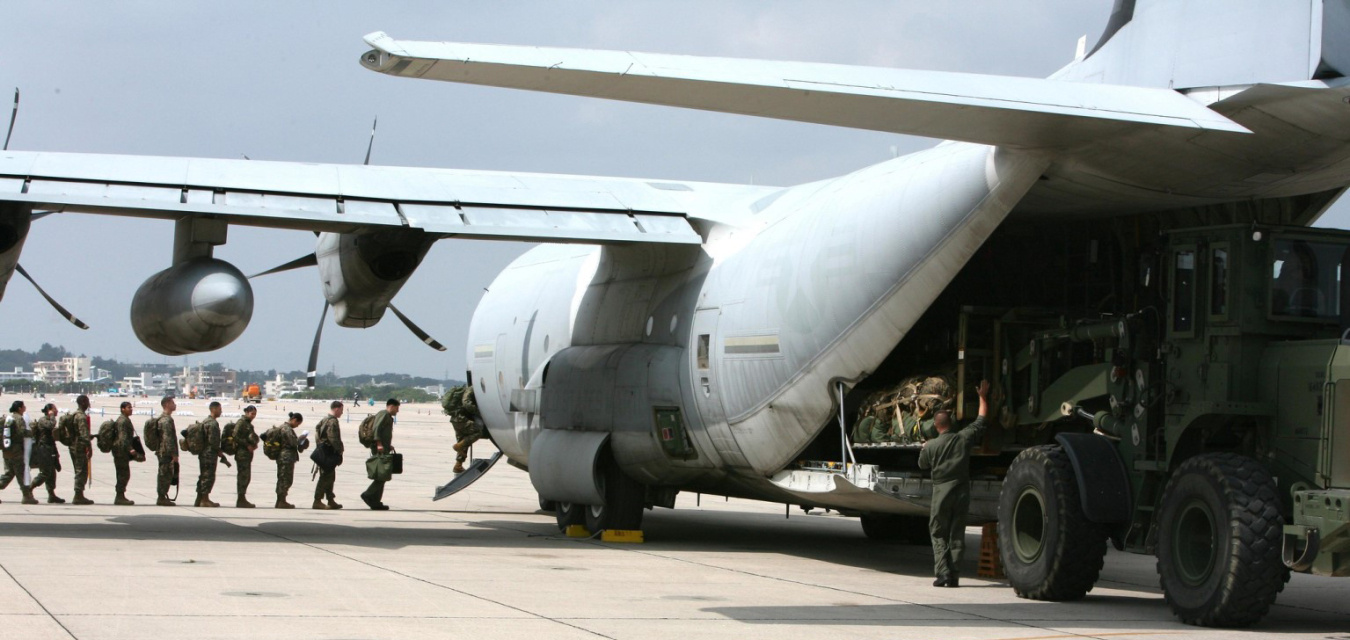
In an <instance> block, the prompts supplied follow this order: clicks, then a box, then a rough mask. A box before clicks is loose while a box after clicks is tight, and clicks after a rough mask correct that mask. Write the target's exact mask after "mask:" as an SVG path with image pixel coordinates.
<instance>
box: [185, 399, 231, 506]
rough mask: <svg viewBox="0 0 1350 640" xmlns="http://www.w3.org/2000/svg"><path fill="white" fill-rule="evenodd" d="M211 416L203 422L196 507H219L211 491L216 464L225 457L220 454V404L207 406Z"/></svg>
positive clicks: (198, 455)
mask: <svg viewBox="0 0 1350 640" xmlns="http://www.w3.org/2000/svg"><path fill="white" fill-rule="evenodd" d="M207 410H208V411H210V412H211V415H209V416H207V417H206V419H205V420H202V452H201V453H199V454H197V468H198V469H199V471H198V473H197V502H196V503H195V504H194V505H193V506H196V507H219V506H220V504H219V503H216V502H212V501H211V489H212V488H214V487H215V486H216V463H217V462H219V461H220V459H221V458H223V457H224V455H223V454H221V452H220V422H218V421H217V420H216V419H217V418H219V417H220V403H219V402H212V403H211V404H210V405H207Z"/></svg>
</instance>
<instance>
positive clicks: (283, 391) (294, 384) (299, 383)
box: [263, 373, 309, 398]
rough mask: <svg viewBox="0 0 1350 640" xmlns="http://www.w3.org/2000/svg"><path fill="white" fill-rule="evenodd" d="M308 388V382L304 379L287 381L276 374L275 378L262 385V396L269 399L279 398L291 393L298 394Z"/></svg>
mask: <svg viewBox="0 0 1350 640" xmlns="http://www.w3.org/2000/svg"><path fill="white" fill-rule="evenodd" d="M308 388H309V385H308V381H307V380H306V379H305V378H296V379H294V380H287V379H286V378H285V377H283V376H282V375H281V374H280V373H278V374H277V377H276V378H274V379H272V380H268V381H267V382H264V383H263V394H264V395H266V396H267V397H269V398H279V397H281V396H288V395H291V394H292V393H299V392H301V391H304V390H306V389H308Z"/></svg>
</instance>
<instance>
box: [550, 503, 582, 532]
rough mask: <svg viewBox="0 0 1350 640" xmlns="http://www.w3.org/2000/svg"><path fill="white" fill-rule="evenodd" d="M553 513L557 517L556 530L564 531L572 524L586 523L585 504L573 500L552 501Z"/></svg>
mask: <svg viewBox="0 0 1350 640" xmlns="http://www.w3.org/2000/svg"><path fill="white" fill-rule="evenodd" d="M553 505H554V507H553V514H554V516H555V517H556V518H557V519H558V530H559V531H563V532H566V531H567V527H570V526H572V525H574V524H579V525H583V526H584V525H585V524H586V505H584V504H576V503H573V502H554V503H553Z"/></svg>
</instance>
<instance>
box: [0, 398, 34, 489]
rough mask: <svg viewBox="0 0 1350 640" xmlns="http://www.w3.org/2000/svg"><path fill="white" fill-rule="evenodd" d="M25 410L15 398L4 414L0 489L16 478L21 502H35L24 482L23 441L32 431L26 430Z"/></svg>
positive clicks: (20, 401)
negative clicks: (2, 467) (3, 467)
mask: <svg viewBox="0 0 1350 640" xmlns="http://www.w3.org/2000/svg"><path fill="white" fill-rule="evenodd" d="M25 411H27V407H25V406H24V404H23V401H22V400H15V401H14V404H12V405H10V407H9V415H7V416H5V423H4V427H3V437H4V439H3V445H4V459H5V473H4V475H0V489H4V488H5V487H8V486H9V483H10V482H13V481H14V479H15V478H18V480H19V492H20V493H22V494H23V504H37V503H38V501H37V499H36V498H34V497H33V488H32V487H30V486H28V485H27V484H24V482H25V480H24V461H23V441H24V439H25V438H30V437H32V433H31V432H30V431H29V430H28V421H27V420H26V419H24V417H23V414H24V412H25Z"/></svg>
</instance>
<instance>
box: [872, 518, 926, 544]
mask: <svg viewBox="0 0 1350 640" xmlns="http://www.w3.org/2000/svg"><path fill="white" fill-rule="evenodd" d="M859 520H861V521H862V530H863V535H865V536H867V537H868V539H871V540H877V541H882V542H901V543H904V544H926V545H932V544H933V537H932V535H930V534H929V533H928V518H925V517H923V516H900V515H894V514H890V513H864V514H862V516H861V517H860V518H859Z"/></svg>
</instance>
